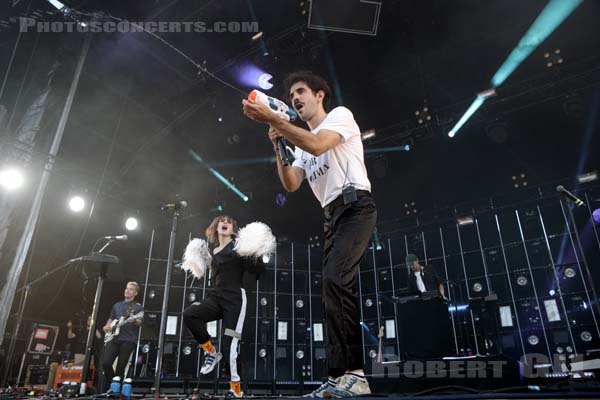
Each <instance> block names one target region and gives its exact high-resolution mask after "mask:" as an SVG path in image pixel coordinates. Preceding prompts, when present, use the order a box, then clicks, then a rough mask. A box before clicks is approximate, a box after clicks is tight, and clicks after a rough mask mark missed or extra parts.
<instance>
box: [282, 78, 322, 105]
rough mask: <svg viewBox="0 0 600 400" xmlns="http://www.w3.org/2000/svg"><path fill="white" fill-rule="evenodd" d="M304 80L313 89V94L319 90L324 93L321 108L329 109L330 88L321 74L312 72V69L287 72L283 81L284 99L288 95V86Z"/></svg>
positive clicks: (287, 97)
mask: <svg viewBox="0 0 600 400" xmlns="http://www.w3.org/2000/svg"><path fill="white" fill-rule="evenodd" d="M297 82H304V83H306V85H307V86H308V87H309V88H310V89H311V90H312V91H313V93H314V94H317V92H318V91H319V90H322V91H323V93H325V96H324V97H323V108H324V109H325V111H328V110H329V103H330V100H331V88H330V87H329V84H328V83H327V81H326V80H325V79H323V78H322V77H321V76H319V75H317V74H315V73H313V72H312V71H296V72H292V73H290V74H288V75H287V76H286V77H285V79H284V81H283V87H284V90H285V93H284V94H283V96H284V98H285V99H289V96H290V88H291V87H292V85H293V84H294V83H297Z"/></svg>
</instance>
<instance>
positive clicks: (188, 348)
mask: <svg viewBox="0 0 600 400" xmlns="http://www.w3.org/2000/svg"><path fill="white" fill-rule="evenodd" d="M190 354H192V347H191V346H185V347H184V348H183V355H184V356H189V355H190Z"/></svg>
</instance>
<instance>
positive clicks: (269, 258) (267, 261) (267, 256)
mask: <svg viewBox="0 0 600 400" xmlns="http://www.w3.org/2000/svg"><path fill="white" fill-rule="evenodd" d="M270 260H271V255H270V254H265V255H264V256H262V262H263V263H265V264H268V263H269V261H270Z"/></svg>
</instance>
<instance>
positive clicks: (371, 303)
mask: <svg viewBox="0 0 600 400" xmlns="http://www.w3.org/2000/svg"><path fill="white" fill-rule="evenodd" d="M372 305H373V300H371V299H367V300H365V306H366V307H371V306H372Z"/></svg>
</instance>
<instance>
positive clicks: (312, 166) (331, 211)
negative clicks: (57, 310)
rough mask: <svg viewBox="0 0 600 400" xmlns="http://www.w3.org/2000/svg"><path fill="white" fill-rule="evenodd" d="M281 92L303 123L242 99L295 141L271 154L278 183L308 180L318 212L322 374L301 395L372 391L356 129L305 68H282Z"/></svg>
mask: <svg viewBox="0 0 600 400" xmlns="http://www.w3.org/2000/svg"><path fill="white" fill-rule="evenodd" d="M285 88H286V93H287V95H288V96H289V100H290V102H291V103H292V105H293V107H294V109H295V110H296V112H297V113H298V115H299V117H300V119H301V120H302V121H304V122H306V124H307V125H308V128H309V130H307V129H303V128H299V127H297V126H295V125H293V124H291V123H289V122H287V121H285V120H283V119H281V118H280V117H279V116H277V115H276V114H275V113H273V112H271V111H270V110H269V108H268V107H267V106H265V105H262V104H260V103H257V102H253V101H248V100H243V108H244V114H246V116H248V117H249V118H250V119H252V120H254V121H257V122H261V123H265V124H268V125H269V139H270V140H271V142H273V149H274V151H275V152H276V153H278V147H277V138H279V137H283V138H285V139H287V140H288V141H289V142H290V143H292V144H294V145H295V146H296V149H295V154H294V155H295V161H294V163H293V165H291V166H284V165H283V164H282V162H281V159H280V156H279V155H277V157H276V158H277V172H278V174H279V178H280V180H281V183H282V184H283V187H284V188H285V189H286V190H287V191H289V192H294V191H296V190H298V188H299V187H300V185H301V184H302V181H303V180H304V178H306V179H307V180H308V184H309V185H310V187H311V189H312V191H313V193H314V195H315V197H316V198H317V200H318V201H319V203H320V204H321V207H322V208H323V213H324V231H325V245H324V258H323V303H324V307H325V318H326V321H327V337H328V357H327V361H328V374H329V379H328V380H327V381H326V382H325V383H323V384H322V385H321V386H320V387H319V388H318V389H316V390H315V391H314V392H312V393H310V394H309V395H308V397H330V396H331V397H353V396H357V395H364V394H369V393H371V390H370V388H369V383H368V382H367V380H366V378H365V375H364V372H363V348H362V339H361V325H360V305H359V299H358V293H357V288H356V283H357V275H358V271H359V264H360V261H361V259H362V257H363V255H364V252H365V250H366V249H367V246H368V244H369V240H370V237H371V234H372V232H373V228H374V227H375V222H376V219H377V209H376V206H375V203H374V201H373V198H372V197H371V193H370V192H371V183H370V181H369V178H368V176H367V170H366V167H365V163H364V154H363V145H362V140H361V135H360V129H359V127H358V125H357V123H356V121H355V120H354V116H353V115H352V112H351V111H350V110H349V109H347V108H345V107H336V108H334V109H333V110H331V111H330V112H327V111H326V109H327V104H328V101H329V97H330V92H331V90H330V88H329V84H328V83H327V82H326V81H325V80H324V79H323V78H321V77H320V76H318V75H315V74H313V73H312V72H309V71H299V72H295V73H292V74H290V75H288V77H287V78H286V82H285Z"/></svg>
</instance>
